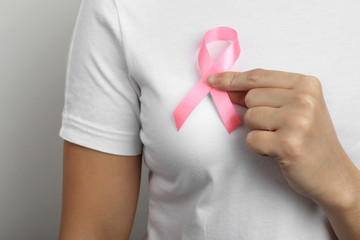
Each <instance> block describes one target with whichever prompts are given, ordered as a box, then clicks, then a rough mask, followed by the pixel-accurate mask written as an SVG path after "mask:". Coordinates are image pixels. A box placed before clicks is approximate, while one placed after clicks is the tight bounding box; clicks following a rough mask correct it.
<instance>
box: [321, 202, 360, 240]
mask: <svg viewBox="0 0 360 240" xmlns="http://www.w3.org/2000/svg"><path fill="white" fill-rule="evenodd" d="M359 206H360V200H359V201H358V202H357V204H356V206H354V207H353V208H351V209H347V210H340V209H326V208H323V210H324V211H325V214H326V216H327V218H328V219H329V222H330V224H331V226H332V228H333V230H334V232H335V234H336V236H337V237H338V239H339V240H359V239H360V207H359Z"/></svg>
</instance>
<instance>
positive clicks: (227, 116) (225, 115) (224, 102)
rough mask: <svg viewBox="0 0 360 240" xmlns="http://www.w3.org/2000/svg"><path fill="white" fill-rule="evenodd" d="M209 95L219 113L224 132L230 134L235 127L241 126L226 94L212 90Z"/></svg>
mask: <svg viewBox="0 0 360 240" xmlns="http://www.w3.org/2000/svg"><path fill="white" fill-rule="evenodd" d="M210 93H211V97H212V98H213V100H214V103H215V106H216V108H217V110H218V112H219V115H220V117H221V120H222V121H223V123H224V125H225V128H226V130H227V131H228V133H229V134H230V133H231V132H232V131H233V130H234V129H235V128H236V127H237V126H239V125H240V124H241V120H240V118H239V116H238V115H237V113H236V111H235V108H234V106H233V104H232V102H231V101H230V98H229V95H228V94H227V92H225V91H222V90H219V89H215V88H213V89H212V90H211V92H210Z"/></svg>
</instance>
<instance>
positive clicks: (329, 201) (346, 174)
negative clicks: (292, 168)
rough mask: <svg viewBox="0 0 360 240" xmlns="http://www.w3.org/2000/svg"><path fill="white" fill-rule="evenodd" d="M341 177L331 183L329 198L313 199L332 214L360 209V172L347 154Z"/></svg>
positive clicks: (339, 170) (343, 160) (340, 170)
mask: <svg viewBox="0 0 360 240" xmlns="http://www.w3.org/2000/svg"><path fill="white" fill-rule="evenodd" d="M341 162H342V164H341V169H338V172H339V173H340V175H339V176H335V177H336V179H335V183H333V184H331V183H329V185H328V188H329V189H330V188H332V187H334V189H332V190H330V191H329V192H331V194H330V195H329V196H326V197H323V198H319V199H313V200H314V201H315V202H316V203H317V204H318V205H319V206H320V207H321V208H322V209H324V210H325V211H331V212H347V211H351V210H354V208H360V171H359V169H358V168H357V167H356V166H355V165H354V164H353V162H352V161H351V160H350V158H349V157H348V156H347V154H344V157H343V158H342V161H341ZM326 192H327V191H326Z"/></svg>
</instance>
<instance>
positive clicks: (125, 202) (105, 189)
mask: <svg viewBox="0 0 360 240" xmlns="http://www.w3.org/2000/svg"><path fill="white" fill-rule="evenodd" d="M359 7H360V3H359V2H355V1H352V2H350V3H348V4H344V2H341V3H340V2H338V1H326V2H325V1H321V0H317V1H311V2H310V1H301V2H291V3H290V2H286V1H281V0H276V1H271V3H270V2H264V1H251V2H245V1H235V0H226V1H223V2H221V3H220V2H219V1H215V0H211V1H208V0H207V1H205V0H201V1H179V2H171V1H163V2H154V1H151V2H150V1H147V2H144V1H139V0H132V1H122V0H103V1H96V0H83V1H82V4H81V8H80V11H79V15H78V18H77V23H76V25H75V29H74V34H73V38H72V43H71V47H70V51H69V58H68V66H67V67H68V68H67V79H66V93H65V106H64V111H63V122H62V128H61V130H60V136H61V137H62V138H63V139H64V140H65V142H64V172H63V174H64V175H63V208H62V219H61V230H60V237H59V238H60V239H127V238H128V237H129V234H130V231H131V227H132V222H133V219H134V214H135V209H136V205H137V199H138V192H139V183H140V172H141V164H142V159H143V160H144V163H145V164H146V166H147V167H148V168H149V171H150V173H149V216H148V227H147V233H146V236H144V239H295V240H296V239H337V238H338V239H341V240H344V239H360V227H359V222H360V221H359V220H360V193H359V190H358V189H360V188H359V186H360V173H359V170H358V168H357V167H358V166H360V162H359V158H358V156H359V155H360V147H359V146H360V145H359V144H360V134H359V132H360V121H356V119H359V118H360V110H359V108H358V106H359V104H360V99H359V97H358V92H359V91H360V81H359V80H360V79H359V76H360V68H359V67H358V66H359V64H360V49H359V44H358V43H359V42H360V30H359V28H358V26H357V24H356V23H358V22H359V21H360V16H359V15H358V14H357V10H358V9H359ZM217 26H228V27H232V28H233V29H235V30H236V31H237V33H238V36H239V42H240V46H241V54H240V57H239V59H238V61H237V62H236V63H235V64H234V66H233V67H232V71H229V72H225V73H223V74H221V73H220V74H219V75H212V77H210V78H208V80H209V82H208V83H209V84H210V85H211V86H213V87H214V88H218V89H220V90H225V91H227V92H228V94H229V97H230V99H231V100H232V102H233V103H234V107H235V110H236V112H237V114H238V116H240V117H241V118H242V119H241V120H242V124H241V125H240V126H238V127H237V128H236V129H235V130H234V131H232V132H231V133H230V134H229V133H228V132H227V131H226V129H225V127H224V124H223V122H222V121H221V118H220V117H219V114H218V112H217V111H216V108H215V106H214V103H213V100H212V98H211V97H210V95H208V96H207V97H206V98H204V99H203V100H202V101H201V102H200V103H199V105H198V106H197V107H196V108H195V109H194V111H193V112H192V113H191V115H190V116H189V117H188V119H187V120H186V122H185V123H184V125H183V126H182V127H181V129H180V130H179V131H178V130H177V129H176V126H175V123H174V119H173V115H172V112H173V111H174V109H175V108H176V107H177V106H178V104H179V103H180V102H181V100H182V99H183V98H184V97H185V95H186V94H187V93H188V92H189V91H190V90H191V89H192V88H193V87H194V86H195V85H196V83H197V82H198V81H199V80H200V78H201V77H202V76H201V72H200V70H199V66H198V62H197V53H198V51H199V46H200V44H201V41H202V38H203V36H204V34H205V32H206V31H208V30H209V29H212V28H214V27H217ZM219 44H220V43H217V45H215V44H211V46H210V44H209V46H208V49H209V51H210V52H211V53H212V54H213V56H211V57H212V58H213V59H216V55H219V54H221V51H222V50H223V49H224V48H223V46H224V45H219ZM221 44H224V41H222V43H221ZM219 49H221V50H219ZM216 51H217V52H216ZM214 53H215V54H214ZM264 69H268V70H264ZM276 69H277V70H276ZM217 76H220V77H217ZM211 78H213V79H214V81H213V82H211V81H210V79H211ZM325 102H326V104H328V107H329V110H330V111H329V112H330V113H331V115H330V114H329V112H328V110H327V107H326V104H325ZM330 116H331V117H332V120H333V122H334V123H333V122H332V120H331V117H330ZM353 119H354V120H355V121H354V120H353ZM335 131H336V132H335Z"/></svg>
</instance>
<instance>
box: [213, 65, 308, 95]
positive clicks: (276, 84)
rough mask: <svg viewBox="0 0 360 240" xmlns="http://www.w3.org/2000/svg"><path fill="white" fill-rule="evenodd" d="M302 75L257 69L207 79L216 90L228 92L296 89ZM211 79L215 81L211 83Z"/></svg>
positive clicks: (227, 73) (224, 73)
mask: <svg viewBox="0 0 360 240" xmlns="http://www.w3.org/2000/svg"><path fill="white" fill-rule="evenodd" d="M301 76H303V75H302V74H298V73H290V72H283V71H277V70H264V69H261V68H256V69H253V70H250V71H246V72H221V73H217V74H213V75H211V76H209V77H208V78H207V82H208V83H209V84H210V85H211V86H212V87H214V88H218V89H222V90H228V91H248V90H250V89H253V88H285V89H291V88H293V87H294V85H295V83H296V82H297V80H298V79H300V77H301ZM211 78H212V79H213V80H214V81H211Z"/></svg>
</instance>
